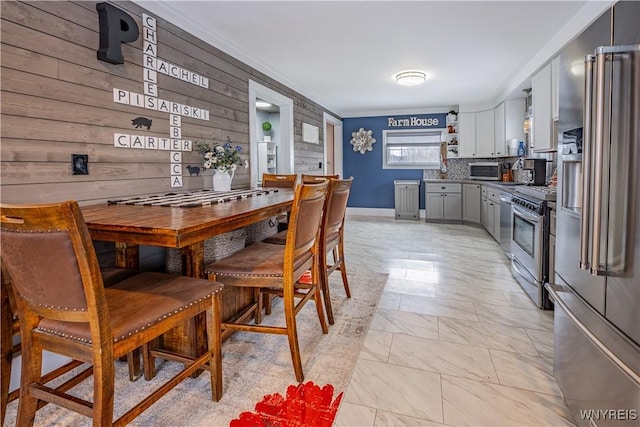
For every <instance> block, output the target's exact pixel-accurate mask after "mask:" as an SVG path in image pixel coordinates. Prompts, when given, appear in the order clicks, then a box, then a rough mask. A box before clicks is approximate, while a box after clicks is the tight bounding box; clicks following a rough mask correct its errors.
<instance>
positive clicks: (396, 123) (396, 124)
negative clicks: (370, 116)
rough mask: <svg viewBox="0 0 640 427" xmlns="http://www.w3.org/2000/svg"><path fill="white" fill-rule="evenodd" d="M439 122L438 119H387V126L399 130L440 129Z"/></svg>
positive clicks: (414, 117)
mask: <svg viewBox="0 0 640 427" xmlns="http://www.w3.org/2000/svg"><path fill="white" fill-rule="evenodd" d="M440 123H441V120H440V119H438V117H429V116H427V117H417V116H411V117H402V118H395V117H388V118H387V126H388V127H390V128H401V127H434V128H437V127H440V126H439V125H440Z"/></svg>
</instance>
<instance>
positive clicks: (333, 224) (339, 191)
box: [264, 178, 353, 325]
mask: <svg viewBox="0 0 640 427" xmlns="http://www.w3.org/2000/svg"><path fill="white" fill-rule="evenodd" d="M352 182H353V178H349V179H330V181H329V188H328V190H327V198H326V200H325V204H324V215H323V216H322V224H321V226H320V254H319V257H318V261H319V271H320V284H321V287H322V293H323V296H324V304H325V308H326V310H327V319H328V320H329V323H330V324H331V325H333V323H334V320H333V310H332V309H331V295H330V288H329V275H331V273H333V272H334V271H335V270H340V273H341V274H342V284H343V285H344V291H345V293H346V295H347V298H351V291H350V290H349V281H348V279H347V270H346V266H345V259H344V218H345V214H346V212H347V201H348V199H349V193H350V192H351V183H352ZM286 236H287V235H286V231H284V232H280V233H278V234H275V235H273V236H271V237H268V238H266V239H264V242H265V243H271V244H280V245H282V244H284V242H285V239H286ZM329 252H331V255H332V258H333V259H332V260H331V261H332V262H331V264H330V263H329V261H330V259H329V256H328V255H329ZM268 311H269V307H267V312H268Z"/></svg>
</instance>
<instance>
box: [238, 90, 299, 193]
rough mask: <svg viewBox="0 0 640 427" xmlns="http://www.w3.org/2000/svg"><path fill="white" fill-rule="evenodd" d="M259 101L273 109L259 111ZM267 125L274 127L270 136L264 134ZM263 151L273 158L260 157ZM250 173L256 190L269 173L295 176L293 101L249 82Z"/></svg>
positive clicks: (267, 108)
mask: <svg viewBox="0 0 640 427" xmlns="http://www.w3.org/2000/svg"><path fill="white" fill-rule="evenodd" d="M257 101H262V102H264V103H268V104H271V106H269V107H261V108H262V109H260V110H259V109H258V107H256V102H257ZM265 109H266V110H265ZM265 121H268V122H269V123H270V124H271V130H270V131H269V133H270V135H267V133H265V131H264V130H263V127H262V125H263V123H264V122H265ZM265 136H267V137H268V138H267V139H269V141H265ZM266 142H268V143H269V144H266ZM261 144H263V145H261ZM261 147H262V151H266V152H268V153H271V154H270V155H269V156H267V155H266V154H264V155H263V156H260V155H259V152H260V150H261ZM265 156H267V157H265ZM265 159H267V160H265ZM261 162H262V163H261ZM265 169H266V170H265ZM249 170H250V172H251V187H252V188H257V187H258V184H259V183H260V182H261V181H262V173H263V172H267V171H268V170H272V171H277V173H281V174H292V173H294V157H293V100H292V99H291V98H288V97H286V96H284V95H282V94H280V93H278V92H276V91H274V90H271V89H269V88H268V87H266V86H263V85H261V84H260V83H257V82H255V81H253V80H249Z"/></svg>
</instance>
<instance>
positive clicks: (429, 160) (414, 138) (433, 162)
mask: <svg viewBox="0 0 640 427" xmlns="http://www.w3.org/2000/svg"><path fill="white" fill-rule="evenodd" d="M442 132H443V129H429V130H421V129H403V130H383V131H382V149H383V151H382V168H383V169H440V144H441V143H442Z"/></svg>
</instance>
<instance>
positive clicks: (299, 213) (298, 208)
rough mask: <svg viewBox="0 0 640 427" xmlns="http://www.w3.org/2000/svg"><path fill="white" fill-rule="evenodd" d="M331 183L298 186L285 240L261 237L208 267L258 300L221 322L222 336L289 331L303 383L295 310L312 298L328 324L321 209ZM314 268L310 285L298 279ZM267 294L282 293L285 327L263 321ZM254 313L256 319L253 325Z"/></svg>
mask: <svg viewBox="0 0 640 427" xmlns="http://www.w3.org/2000/svg"><path fill="white" fill-rule="evenodd" d="M327 185H328V183H327V182H325V183H322V184H301V185H299V186H298V187H297V188H296V192H295V197H294V200H293V206H292V208H291V222H290V223H289V229H288V232H287V242H286V245H274V244H269V243H264V242H257V243H254V244H253V245H250V246H247V247H246V248H244V249H243V250H241V251H239V252H236V253H235V254H233V255H231V256H229V257H227V258H224V259H222V260H220V261H216V262H213V263H211V264H208V265H206V266H205V273H206V274H207V275H208V277H209V279H211V280H219V281H221V282H223V283H224V284H225V286H239V287H248V288H253V289H254V293H255V300H254V302H253V304H251V305H250V306H249V307H248V308H247V309H246V310H245V311H244V312H243V313H241V314H240V315H239V316H238V317H237V318H236V319H235V321H230V322H228V323H227V322H225V323H223V324H222V329H223V332H222V335H223V337H226V336H228V335H229V334H230V333H231V332H233V331H249V332H262V333H271V334H281V335H287V337H288V339H289V348H290V351H291V358H292V360H293V367H294V370H295V375H296V380H297V381H299V382H302V381H303V380H304V373H303V370H302V362H301V358H300V346H299V343H298V333H297V326H296V314H297V313H298V312H299V311H300V310H301V308H302V306H303V305H304V304H306V303H307V302H308V301H309V300H311V299H313V300H314V302H315V305H316V310H317V312H318V319H319V321H320V326H321V327H322V332H323V333H325V334H326V333H327V332H328V330H327V324H326V322H325V318H324V310H323V308H322V297H321V295H320V288H319V277H318V268H317V267H318V265H319V264H318V243H319V240H318V238H319V232H320V221H321V219H322V208H323V205H324V200H325V196H326V191H327ZM309 269H311V270H312V275H311V276H312V278H311V279H312V280H311V283H310V284H305V283H300V282H299V279H300V278H301V277H302V276H303V274H304V273H305V272H306V271H307V270H309ZM263 295H267V296H270V295H278V296H280V297H282V298H283V305H284V317H285V319H284V320H285V326H264V325H261V322H262V298H263ZM251 317H253V318H254V319H255V323H254V324H250V323H249V321H250V320H251Z"/></svg>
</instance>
